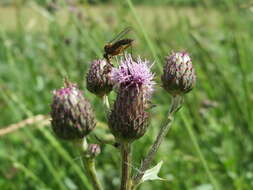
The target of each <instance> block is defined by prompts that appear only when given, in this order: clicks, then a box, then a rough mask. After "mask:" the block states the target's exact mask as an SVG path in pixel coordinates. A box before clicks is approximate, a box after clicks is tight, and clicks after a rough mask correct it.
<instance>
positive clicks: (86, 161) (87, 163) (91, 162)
mask: <svg viewBox="0 0 253 190" xmlns="http://www.w3.org/2000/svg"><path fill="white" fill-rule="evenodd" d="M74 143H75V145H76V147H77V148H78V149H79V151H80V155H81V159H82V163H83V166H84V169H85V174H86V175H87V177H88V178H89V180H90V181H91V183H92V186H93V188H94V189H95V190H103V188H102V185H101V184H100V182H99V180H98V177H97V173H96V169H95V159H94V158H91V157H88V155H87V153H86V150H87V147H88V144H87V141H86V138H83V139H80V140H76V141H75V142H74Z"/></svg>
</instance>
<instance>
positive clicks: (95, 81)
mask: <svg viewBox="0 0 253 190" xmlns="http://www.w3.org/2000/svg"><path fill="white" fill-rule="evenodd" d="M111 70H112V66H111V65H109V64H107V62H106V61H105V60H94V61H93V62H92V63H91V67H90V69H89V72H88V74H87V77H86V82H87V89H88V90H89V91H90V92H91V93H93V94H96V95H97V96H104V95H106V94H108V93H110V92H111V90H112V88H113V84H112V82H111V80H110V76H109V75H110V72H111Z"/></svg>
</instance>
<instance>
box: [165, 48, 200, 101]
mask: <svg viewBox="0 0 253 190" xmlns="http://www.w3.org/2000/svg"><path fill="white" fill-rule="evenodd" d="M161 80H162V83H163V87H164V89H165V90H167V91H168V92H169V93H170V94H172V95H173V96H176V95H181V94H184V93H187V92H189V91H191V90H192V89H193V87H194V85H195V83H196V75H195V70H194V68H193V66H192V61H191V58H190V56H189V54H188V53H186V52H177V53H172V54H171V55H170V56H168V57H166V61H165V66H164V69H163V75H162V77H161Z"/></svg>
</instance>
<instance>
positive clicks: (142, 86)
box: [109, 55, 154, 141]
mask: <svg viewBox="0 0 253 190" xmlns="http://www.w3.org/2000/svg"><path fill="white" fill-rule="evenodd" d="M147 64H148V61H142V60H141V59H140V58H138V59H137V61H135V60H133V59H132V57H131V56H130V55H127V56H125V58H124V59H123V60H121V64H120V67H119V68H118V69H116V68H114V69H113V70H112V80H113V81H114V83H115V84H116V87H117V98H116V101H115V103H114V107H113V109H112V111H111V114H110V116H109V127H110V129H111V131H112V133H113V135H114V136H115V137H116V138H117V139H119V140H121V141H133V140H136V139H138V138H140V137H141V136H143V135H144V134H145V132H146V130H147V127H148V123H149V116H150V115H149V113H148V112H146V108H147V107H148V103H149V102H150V101H149V100H150V98H151V94H152V92H153V86H154V82H153V81H152V80H153V74H152V73H151V72H150V68H149V67H148V66H147Z"/></svg>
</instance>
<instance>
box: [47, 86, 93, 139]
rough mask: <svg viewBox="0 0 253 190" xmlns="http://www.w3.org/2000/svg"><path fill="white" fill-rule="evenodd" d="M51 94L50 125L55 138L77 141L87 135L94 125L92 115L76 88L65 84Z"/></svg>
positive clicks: (88, 105) (88, 104)
mask: <svg viewBox="0 0 253 190" xmlns="http://www.w3.org/2000/svg"><path fill="white" fill-rule="evenodd" d="M53 94H54V96H53V103H52V105H51V109H52V111H51V117H52V121H51V123H52V129H53V131H54V133H55V134H56V136H58V137H59V138H62V139H66V140H77V139H81V138H83V137H84V136H86V135H88V134H89V133H90V131H91V130H92V129H93V128H94V127H95V125H96V123H95V121H94V114H93V111H92V109H91V105H90V103H89V102H88V101H87V100H86V99H85V98H84V97H83V95H82V93H81V91H80V90H79V89H78V88H77V86H76V85H75V84H72V83H69V82H66V84H65V87H64V88H61V89H59V90H55V91H54V92H53Z"/></svg>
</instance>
